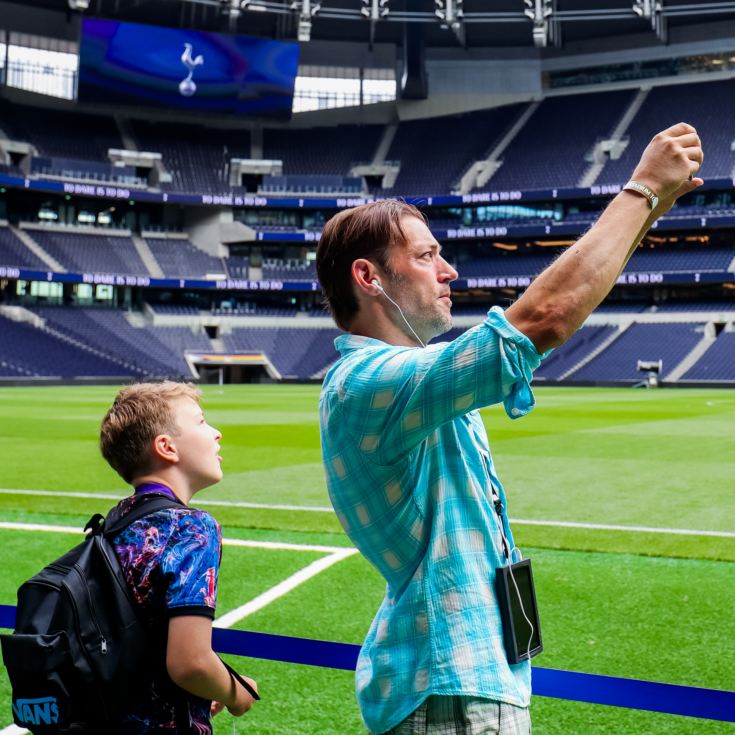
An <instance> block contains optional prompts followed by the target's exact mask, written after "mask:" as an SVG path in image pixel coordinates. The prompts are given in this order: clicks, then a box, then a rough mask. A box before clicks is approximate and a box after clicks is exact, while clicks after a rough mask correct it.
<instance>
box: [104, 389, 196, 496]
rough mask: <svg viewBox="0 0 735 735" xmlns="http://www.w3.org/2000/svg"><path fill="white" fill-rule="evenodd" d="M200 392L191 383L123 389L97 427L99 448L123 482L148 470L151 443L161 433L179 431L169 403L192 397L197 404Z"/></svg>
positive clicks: (151, 456)
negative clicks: (98, 430)
mask: <svg viewBox="0 0 735 735" xmlns="http://www.w3.org/2000/svg"><path fill="white" fill-rule="evenodd" d="M200 396H201V392H200V391H199V390H198V389H197V388H196V387H195V386H194V385H192V384H191V383H175V382H173V381H170V380H165V381H163V382H161V383H137V384H136V385H131V386H129V387H127V388H123V389H122V390H121V391H120V392H119V393H118V394H117V396H116V398H115V401H114V403H113V404H112V407H111V408H110V410H109V411H108V412H107V415H106V416H105V418H104V419H103V420H102V426H101V427H100V449H101V450H102V456H103V457H104V458H105V459H106V460H107V461H108V462H109V463H110V466H111V467H112V469H114V470H115V471H116V472H117V473H118V474H119V475H120V477H122V478H123V480H125V482H128V483H129V482H132V481H133V478H134V477H136V476H137V475H141V474H144V473H145V472H147V471H149V469H150V467H151V461H152V459H153V452H152V446H151V445H152V442H153V440H154V439H155V438H156V437H157V436H159V435H160V434H172V435H176V434H177V433H178V431H179V428H178V426H177V425H176V420H175V418H174V412H173V410H172V405H171V404H172V401H173V400H175V399H177V398H182V397H185V398H191V399H192V400H193V401H196V402H197V403H199V398H200Z"/></svg>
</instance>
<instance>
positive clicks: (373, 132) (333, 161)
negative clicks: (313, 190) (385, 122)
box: [263, 125, 383, 176]
mask: <svg viewBox="0 0 735 735" xmlns="http://www.w3.org/2000/svg"><path fill="white" fill-rule="evenodd" d="M382 132H383V127H382V126H380V125H364V126H337V127H334V128H311V129H309V130H285V129H284V130H281V129H266V130H265V131H264V135H263V152H264V158H267V159H271V160H281V161H283V174H284V176H292V175H296V176H347V175H348V174H349V172H350V168H351V166H352V164H353V163H356V162H359V161H369V160H372V157H373V154H374V152H375V148H376V147H377V145H378V141H379V140H380V136H381V134H382Z"/></svg>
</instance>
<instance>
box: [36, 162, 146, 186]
mask: <svg viewBox="0 0 735 735" xmlns="http://www.w3.org/2000/svg"><path fill="white" fill-rule="evenodd" d="M31 174H32V175H34V176H42V177H45V178H59V179H64V180H68V181H85V182H86V181H89V182H99V183H104V184H112V185H114V186H125V187H134V188H138V189H144V188H146V187H147V186H148V182H147V180H146V179H143V178H141V177H140V176H137V175H136V173H135V169H134V168H133V167H132V166H114V165H113V164H111V163H101V162H98V161H85V160H80V159H76V158H58V157H49V158H38V157H34V158H33V159H32V160H31Z"/></svg>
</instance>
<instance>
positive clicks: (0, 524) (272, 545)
mask: <svg viewBox="0 0 735 735" xmlns="http://www.w3.org/2000/svg"><path fill="white" fill-rule="evenodd" d="M0 529H5V530H8V531H41V532H43V533H73V534H77V535H78V534H81V533H83V531H82V529H81V528H78V527H76V526H53V525H46V524H41V523H14V522H11V521H0ZM222 544H223V545H224V546H246V547H250V548H252V549H272V550H285V551H316V552H321V553H323V554H341V553H343V552H344V551H349V552H350V554H352V553H355V552H356V551H357V550H356V549H353V548H352V547H349V546H320V545H319V544H289V543H286V542H281V541H250V540H246V539H239V538H223V539H222Z"/></svg>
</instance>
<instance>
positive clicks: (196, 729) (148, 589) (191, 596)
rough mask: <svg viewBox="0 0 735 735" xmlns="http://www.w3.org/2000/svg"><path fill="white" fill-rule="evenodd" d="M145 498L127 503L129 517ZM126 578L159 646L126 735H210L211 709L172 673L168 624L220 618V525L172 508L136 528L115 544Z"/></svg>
mask: <svg viewBox="0 0 735 735" xmlns="http://www.w3.org/2000/svg"><path fill="white" fill-rule="evenodd" d="M140 500H141V499H140V496H131V497H129V498H125V500H123V501H121V503H120V504H119V506H118V508H119V509H120V511H121V512H122V514H123V515H124V514H125V513H126V512H129V511H130V510H131V509H132V508H133V507H135V506H136V504H137V503H138V502H140ZM114 546H115V551H116V552H117V556H118V558H119V560H120V564H121V566H122V569H123V572H124V574H125V578H126V579H127V581H128V584H129V585H130V588H131V590H132V591H133V594H134V596H135V598H136V599H137V601H138V602H139V603H140V604H141V606H142V608H143V610H145V612H146V614H148V615H151V616H152V617H153V619H154V621H156V625H157V626H158V627H157V628H156V630H157V631H159V632H160V636H159V635H157V636H156V637H157V638H159V639H160V645H156V646H154V647H153V650H152V651H151V662H150V664H151V669H150V675H151V676H150V681H149V682H147V684H146V687H145V693H144V695H143V696H142V697H141V698H136V701H135V702H134V703H131V709H130V711H129V712H128V713H127V714H126V715H125V717H124V719H123V721H122V722H121V727H120V732H121V733H124V735H143V734H144V733H145V734H146V735H152V734H153V733H169V734H171V733H177V735H185V734H189V733H191V735H211V733H212V726H211V723H210V706H211V702H210V701H208V700H205V699H201V698H200V697H196V696H194V695H192V694H189V693H187V692H184V690H182V689H180V688H179V687H177V686H176V685H175V684H174V683H173V682H172V681H171V679H170V678H169V676H168V673H167V672H166V660H165V656H166V634H167V630H168V620H169V618H171V617H173V616H176V615H205V616H207V617H210V618H214V609H215V601H216V598H217V574H218V571H219V564H220V559H221V553H222V535H221V529H220V526H219V524H218V523H217V522H216V521H215V520H214V518H212V516H210V515H209V514H208V513H205V512H204V511H202V510H197V509H196V508H190V507H188V506H186V505H184V504H182V505H181V506H180V507H174V508H167V509H165V510H160V511H157V512H155V513H152V514H151V515H148V516H145V517H144V518H142V519H140V520H137V521H135V522H134V523H132V524H131V525H130V526H128V528H126V529H125V530H124V531H123V532H122V533H120V534H119V535H118V536H117V537H115V539H114Z"/></svg>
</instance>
